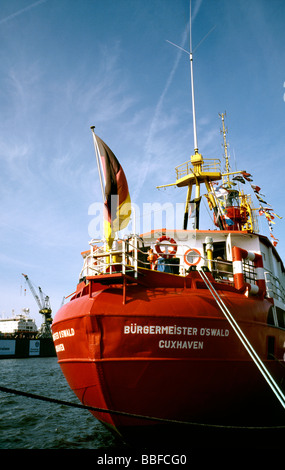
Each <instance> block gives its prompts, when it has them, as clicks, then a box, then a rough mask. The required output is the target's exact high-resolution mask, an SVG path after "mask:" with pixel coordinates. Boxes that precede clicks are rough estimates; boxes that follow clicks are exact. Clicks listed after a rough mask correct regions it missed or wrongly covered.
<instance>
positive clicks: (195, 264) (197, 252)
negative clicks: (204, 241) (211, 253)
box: [184, 248, 202, 266]
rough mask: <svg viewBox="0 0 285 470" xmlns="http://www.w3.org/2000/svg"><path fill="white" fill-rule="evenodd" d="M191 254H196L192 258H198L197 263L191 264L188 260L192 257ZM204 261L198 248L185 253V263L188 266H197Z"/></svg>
mask: <svg viewBox="0 0 285 470" xmlns="http://www.w3.org/2000/svg"><path fill="white" fill-rule="evenodd" d="M190 253H194V254H193V255H192V256H193V257H197V258H198V259H197V261H195V262H193V263H190V262H189V260H188V256H189V255H190ZM201 259H202V256H201V253H200V251H198V250H196V248H190V249H189V250H187V251H186V252H185V253H184V261H185V263H186V264H188V266H197V264H199V263H200V261H201Z"/></svg>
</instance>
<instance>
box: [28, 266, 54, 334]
mask: <svg viewBox="0 0 285 470" xmlns="http://www.w3.org/2000/svg"><path fill="white" fill-rule="evenodd" d="M22 275H23V276H24V278H25V280H26V282H27V284H28V286H29V288H30V290H31V292H32V294H33V297H34V299H35V301H36V302H37V304H38V306H39V313H40V314H41V315H43V318H44V321H43V323H42V325H41V328H40V336H41V337H42V338H49V337H51V323H52V316H51V313H52V310H51V306H50V300H49V296H48V295H45V294H44V293H43V291H42V289H41V288H40V287H39V288H38V289H39V295H38V294H37V293H36V290H35V288H34V286H33V284H32V282H31V281H30V279H29V278H28V276H27V274H23V273H22Z"/></svg>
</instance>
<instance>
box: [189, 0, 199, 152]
mask: <svg viewBox="0 0 285 470" xmlns="http://www.w3.org/2000/svg"><path fill="white" fill-rule="evenodd" d="M189 58H190V75H191V92H192V114H193V135H194V152H195V153H198V140H197V128H196V111H195V96H194V73H193V52H192V13H191V0H190V54H189Z"/></svg>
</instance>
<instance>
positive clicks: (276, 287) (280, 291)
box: [264, 271, 285, 303]
mask: <svg viewBox="0 0 285 470" xmlns="http://www.w3.org/2000/svg"><path fill="white" fill-rule="evenodd" d="M264 277H265V284H266V292H267V295H268V297H272V298H274V299H277V300H280V301H281V302H283V303H285V289H284V287H283V286H282V284H281V282H280V281H279V279H278V278H277V277H276V276H274V275H273V274H272V272H270V271H264Z"/></svg>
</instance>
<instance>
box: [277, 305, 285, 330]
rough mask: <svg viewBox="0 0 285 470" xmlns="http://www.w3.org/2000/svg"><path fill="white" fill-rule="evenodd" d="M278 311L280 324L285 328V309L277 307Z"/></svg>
mask: <svg viewBox="0 0 285 470" xmlns="http://www.w3.org/2000/svg"><path fill="white" fill-rule="evenodd" d="M276 313H277V318H278V326H280V328H285V311H284V310H283V309H282V308H279V307H276Z"/></svg>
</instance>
